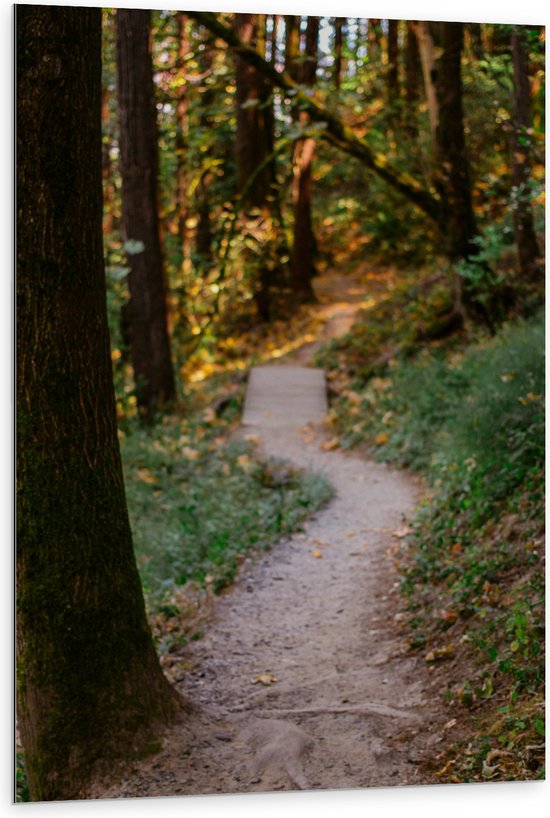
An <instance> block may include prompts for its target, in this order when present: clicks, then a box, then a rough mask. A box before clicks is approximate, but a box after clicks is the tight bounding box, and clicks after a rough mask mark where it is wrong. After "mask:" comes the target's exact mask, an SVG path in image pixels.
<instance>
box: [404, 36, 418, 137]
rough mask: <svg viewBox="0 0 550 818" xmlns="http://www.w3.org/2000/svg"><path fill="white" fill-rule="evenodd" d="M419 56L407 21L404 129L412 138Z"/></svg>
mask: <svg viewBox="0 0 550 818" xmlns="http://www.w3.org/2000/svg"><path fill="white" fill-rule="evenodd" d="M420 71H421V66H420V54H419V52H418V42H417V39H416V34H415V32H414V27H413V23H412V22H411V21H410V20H408V21H407V38H406V41H405V105H406V111H407V114H406V118H405V127H406V130H407V132H408V133H409V134H410V136H411V137H412V138H415V137H417V136H418V100H419V99H420Z"/></svg>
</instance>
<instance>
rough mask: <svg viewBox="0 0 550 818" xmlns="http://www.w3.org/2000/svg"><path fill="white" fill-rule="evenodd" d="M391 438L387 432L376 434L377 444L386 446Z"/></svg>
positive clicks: (375, 440)
mask: <svg viewBox="0 0 550 818" xmlns="http://www.w3.org/2000/svg"><path fill="white" fill-rule="evenodd" d="M388 440H389V437H388V435H387V434H386V433H385V432H380V434H378V435H376V437H375V438H374V442H375V443H376V445H377V446H384V445H385V444H386V443H387V442H388Z"/></svg>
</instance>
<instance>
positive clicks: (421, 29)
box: [411, 21, 439, 145]
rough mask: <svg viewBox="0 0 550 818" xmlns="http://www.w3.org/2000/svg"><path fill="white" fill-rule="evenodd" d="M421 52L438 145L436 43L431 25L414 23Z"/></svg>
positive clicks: (429, 109) (433, 133)
mask: <svg viewBox="0 0 550 818" xmlns="http://www.w3.org/2000/svg"><path fill="white" fill-rule="evenodd" d="M411 25H412V26H413V28H414V31H415V34H416V37H417V40H418V50H419V52H420V62H421V65H422V76H423V78H424V90H425V93H426V102H427V104H428V116H429V118H430V130H431V133H432V143H433V144H434V145H435V143H436V131H437V126H438V123H439V102H438V99H437V91H436V88H435V82H434V75H435V52H434V41H433V37H432V33H431V31H430V24H429V23H426V22H422V21H420V22H417V21H415V22H412V23H411Z"/></svg>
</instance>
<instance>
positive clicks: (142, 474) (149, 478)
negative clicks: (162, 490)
mask: <svg viewBox="0 0 550 818" xmlns="http://www.w3.org/2000/svg"><path fill="white" fill-rule="evenodd" d="M136 474H137V476H138V477H139V479H140V480H142V481H143V482H144V483H158V477H156V476H155V475H154V474H151V472H150V471H149V469H145V468H143V469H138V470H137V472H136Z"/></svg>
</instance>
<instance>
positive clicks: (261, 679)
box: [252, 673, 277, 687]
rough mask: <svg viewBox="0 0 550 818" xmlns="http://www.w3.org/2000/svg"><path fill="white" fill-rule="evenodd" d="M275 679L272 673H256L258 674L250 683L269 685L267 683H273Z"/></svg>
mask: <svg viewBox="0 0 550 818" xmlns="http://www.w3.org/2000/svg"><path fill="white" fill-rule="evenodd" d="M276 681H277V679H276V678H275V676H274V675H273V673H258V675H257V676H255V677H254V678H253V679H252V684H255V685H258V684H260V685H265V687H269V685H272V684H274V683H275V682H276Z"/></svg>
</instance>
